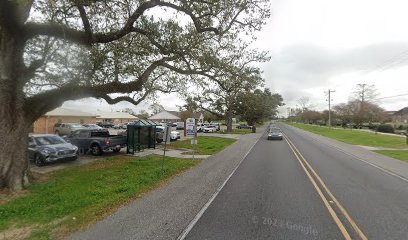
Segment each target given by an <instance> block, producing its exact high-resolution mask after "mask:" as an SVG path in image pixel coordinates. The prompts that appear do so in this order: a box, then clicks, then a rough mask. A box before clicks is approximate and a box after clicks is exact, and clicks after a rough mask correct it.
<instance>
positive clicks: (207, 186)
mask: <svg viewBox="0 0 408 240" xmlns="http://www.w3.org/2000/svg"><path fill="white" fill-rule="evenodd" d="M264 131H265V127H262V128H259V129H258V131H257V133H251V134H245V135H242V136H240V137H239V140H238V141H237V142H235V143H234V144H232V145H231V146H229V147H228V148H226V149H224V150H223V151H221V152H219V153H217V154H215V155H212V156H210V157H209V158H207V159H205V160H202V162H201V163H200V164H199V165H198V166H196V167H194V168H192V169H190V170H188V171H186V172H185V173H183V174H181V175H179V176H177V177H175V178H173V179H171V180H169V182H168V184H166V185H165V186H163V187H161V188H159V189H156V190H153V191H151V192H149V193H148V194H146V195H145V196H143V197H141V198H139V199H136V200H134V201H133V202H131V203H130V204H128V205H127V206H124V207H122V208H120V209H119V210H118V211H117V212H116V213H114V214H112V215H111V216H109V217H107V218H106V219H104V220H102V221H100V222H98V223H96V224H95V225H93V226H91V227H90V228H89V229H88V230H85V231H82V232H78V233H75V234H73V235H72V236H71V237H70V239H87V240H88V239H89V240H90V239H98V240H99V239H166V240H167V239H177V237H178V236H179V235H180V234H181V233H182V231H183V230H184V229H185V228H186V227H187V225H188V224H189V223H190V221H191V220H192V219H193V218H194V217H195V215H196V214H197V213H198V212H199V211H200V209H201V208H202V207H203V206H204V204H205V203H206V202H207V201H208V200H209V199H210V198H211V196H212V195H213V193H214V192H215V191H216V190H217V188H218V187H219V186H220V185H221V184H222V183H223V182H224V181H225V179H226V178H227V177H228V175H229V174H230V173H231V172H232V171H233V169H234V168H235V167H236V166H237V164H239V163H240V161H241V160H242V158H243V157H244V156H245V154H246V153H247V152H248V151H249V150H250V149H251V148H252V146H253V145H254V144H255V143H256V142H257V140H258V139H259V138H260V137H261V136H262V134H263V133H264Z"/></svg>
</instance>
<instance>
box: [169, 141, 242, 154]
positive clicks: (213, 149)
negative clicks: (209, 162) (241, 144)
mask: <svg viewBox="0 0 408 240" xmlns="http://www.w3.org/2000/svg"><path fill="white" fill-rule="evenodd" d="M235 141H236V140H235V139H230V138H221V137H206V136H199V137H197V142H198V144H197V145H195V146H193V145H191V139H187V140H183V141H177V142H172V143H171V144H170V145H167V146H168V147H169V148H173V149H177V148H186V149H195V154H198V155H212V154H214V153H217V152H219V151H221V150H223V149H224V148H226V147H227V146H229V145H231V144H232V143H234V142H235ZM187 154H191V152H188V153H187Z"/></svg>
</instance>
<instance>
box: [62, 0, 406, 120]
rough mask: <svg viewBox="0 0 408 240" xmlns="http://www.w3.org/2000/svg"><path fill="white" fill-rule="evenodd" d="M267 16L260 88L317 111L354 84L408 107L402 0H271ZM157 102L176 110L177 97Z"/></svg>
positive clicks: (388, 105) (77, 104)
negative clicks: (307, 101) (307, 103)
mask: <svg viewBox="0 0 408 240" xmlns="http://www.w3.org/2000/svg"><path fill="white" fill-rule="evenodd" d="M271 7H272V16H271V18H270V19H268V20H267V24H266V25H265V26H264V28H263V29H262V31H260V32H258V33H257V34H256V35H257V41H256V42H255V43H254V47H256V48H259V49H262V50H268V51H269V52H270V56H271V61H269V62H267V63H264V64H260V65H259V67H260V68H261V69H262V70H263V77H264V78H265V87H268V88H270V89H271V90H272V91H273V92H276V93H279V94H281V95H282V96H283V99H284V102H285V106H284V107H282V108H281V109H280V114H281V115H283V116H284V115H286V109H287V108H288V107H296V105H297V104H298V103H297V100H298V99H299V98H301V97H308V98H309V99H310V103H311V105H312V106H313V108H314V109H315V110H325V109H327V107H328V106H327V105H328V103H327V101H326V99H327V97H326V95H325V92H326V91H328V89H330V90H334V91H335V92H334V93H333V94H332V97H331V99H332V100H333V102H332V103H333V104H334V105H335V104H338V103H343V102H347V101H348V100H349V99H350V96H351V95H352V93H353V92H354V90H355V87H356V85H357V84H359V83H366V84H373V85H374V86H375V87H376V89H377V94H378V96H377V98H379V99H378V100H377V103H378V104H379V105H380V106H382V107H383V108H384V109H386V110H390V111H391V110H399V109H401V108H403V107H407V106H408V95H405V96H400V97H393V96H396V95H403V94H408V80H407V79H406V78H408V28H407V26H408V14H406V11H407V9H408V1H406V0H330V1H327V0H308V1H304V0H272V2H271ZM158 102H159V103H161V104H162V105H163V106H164V107H165V108H166V109H168V110H177V109H178V107H177V106H178V105H182V104H183V101H182V100H181V99H180V98H179V97H178V96H177V94H162V95H160V97H159V99H158ZM149 104H150V103H149V102H144V103H142V104H140V105H139V106H136V107H135V106H133V105H131V104H128V103H119V104H116V105H108V104H107V103H106V102H104V101H103V100H96V99H84V100H80V101H69V102H66V103H65V104H64V107H68V108H82V109H95V106H96V108H97V109H100V110H104V111H116V110H122V109H123V108H125V107H130V108H132V109H134V110H135V111H136V112H137V111H139V110H141V109H144V110H148V109H147V108H148V106H149Z"/></svg>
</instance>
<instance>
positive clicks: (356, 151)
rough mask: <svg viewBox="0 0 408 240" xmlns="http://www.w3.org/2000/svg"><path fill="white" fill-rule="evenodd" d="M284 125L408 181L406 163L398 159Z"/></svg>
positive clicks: (407, 166)
mask: <svg viewBox="0 0 408 240" xmlns="http://www.w3.org/2000/svg"><path fill="white" fill-rule="evenodd" d="M285 126H286V127H288V128H292V129H294V131H296V132H298V133H299V134H304V135H308V136H309V137H311V138H313V139H315V140H316V141H319V142H321V143H323V144H326V145H329V146H331V147H333V148H336V149H338V150H339V151H342V152H344V153H346V154H348V155H350V156H352V157H354V158H357V159H358V160H361V161H364V162H366V163H368V164H370V165H372V166H374V167H376V168H379V169H381V170H383V171H385V172H388V173H390V174H391V175H397V176H399V177H402V178H403V179H405V181H407V182H408V164H407V163H405V162H402V161H400V160H397V159H394V158H390V157H387V156H384V155H381V154H378V153H375V152H373V151H370V150H368V149H366V148H365V147H361V146H358V145H351V144H347V143H344V142H340V141H337V140H334V139H331V138H327V137H323V136H321V135H318V134H315V133H311V132H308V131H305V130H303V129H299V128H296V127H292V126H290V125H287V124H285Z"/></svg>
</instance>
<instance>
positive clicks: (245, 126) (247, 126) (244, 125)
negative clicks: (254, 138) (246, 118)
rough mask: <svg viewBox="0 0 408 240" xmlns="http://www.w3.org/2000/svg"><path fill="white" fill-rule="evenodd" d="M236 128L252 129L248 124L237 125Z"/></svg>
mask: <svg viewBox="0 0 408 240" xmlns="http://www.w3.org/2000/svg"><path fill="white" fill-rule="evenodd" d="M237 128H238V129H252V126H249V125H248V124H238V126H237Z"/></svg>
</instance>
